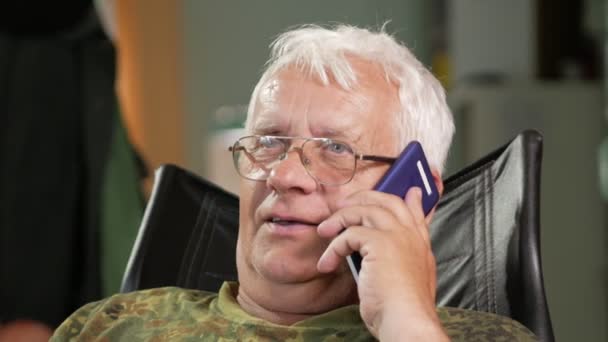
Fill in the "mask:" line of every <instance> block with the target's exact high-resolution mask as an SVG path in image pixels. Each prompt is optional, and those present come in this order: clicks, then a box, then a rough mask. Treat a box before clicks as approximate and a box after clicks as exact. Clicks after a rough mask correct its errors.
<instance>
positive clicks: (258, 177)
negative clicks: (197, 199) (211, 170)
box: [228, 135, 395, 186]
mask: <svg viewBox="0 0 608 342" xmlns="http://www.w3.org/2000/svg"><path fill="white" fill-rule="evenodd" d="M293 140H304V142H303V143H302V145H301V146H300V147H296V146H292V142H293ZM290 146H291V147H290ZM228 150H229V151H231V152H232V159H233V161H234V167H235V168H236V170H237V172H238V173H239V175H241V177H243V178H246V179H250V180H254V181H264V180H266V179H268V176H269V175H270V172H271V171H272V169H273V168H274V167H275V166H277V165H278V164H279V163H280V162H281V161H283V160H285V159H286V158H287V155H288V153H289V152H290V151H291V150H294V151H296V152H298V155H299V156H300V161H301V162H302V165H304V168H305V169H306V172H308V174H309V175H310V176H311V177H312V178H314V179H315V180H316V181H317V182H319V183H321V184H325V185H334V186H335V185H343V184H346V183H348V182H350V181H351V180H352V179H353V177H354V176H355V171H356V170H357V161H359V160H370V161H376V162H381V163H393V162H394V161H395V158H390V157H382V156H373V155H363V154H358V153H355V151H354V150H353V149H352V148H351V147H350V146H349V145H348V144H347V143H345V142H342V141H338V140H333V139H329V138H302V137H281V136H270V135H251V136H246V137H242V138H240V139H239V140H237V141H236V142H235V143H234V145H233V146H231V147H229V148H228Z"/></svg>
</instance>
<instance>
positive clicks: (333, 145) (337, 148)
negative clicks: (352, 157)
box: [325, 141, 350, 154]
mask: <svg viewBox="0 0 608 342" xmlns="http://www.w3.org/2000/svg"><path fill="white" fill-rule="evenodd" d="M325 149H326V150H328V151H329V152H332V153H336V154H342V153H347V152H350V148H349V147H348V146H347V145H346V144H342V143H339V142H335V141H328V142H326V143H325Z"/></svg>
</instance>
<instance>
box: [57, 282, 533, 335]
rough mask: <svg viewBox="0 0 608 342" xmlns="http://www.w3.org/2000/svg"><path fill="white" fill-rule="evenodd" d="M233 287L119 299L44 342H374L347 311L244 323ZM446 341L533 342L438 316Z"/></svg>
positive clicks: (493, 318) (517, 331)
mask: <svg viewBox="0 0 608 342" xmlns="http://www.w3.org/2000/svg"><path fill="white" fill-rule="evenodd" d="M237 288H238V284H236V283H225V284H224V286H222V288H221V289H220V292H219V294H214V293H208V292H202V291H197V290H185V289H180V288H175V287H165V288H158V289H151V290H143V291H137V292H132V293H126V294H117V295H114V296H112V297H109V298H107V299H105V300H102V301H98V302H94V303H90V304H87V305H85V306H83V307H82V308H80V309H78V310H77V311H76V312H75V313H73V314H72V315H71V316H70V317H69V318H68V319H67V320H66V321H65V322H63V324H62V325H61V326H60V327H59V328H58V329H57V330H56V331H55V334H54V336H53V337H52V338H51V340H50V341H52V342H58V341H294V342H298V341H300V342H303V341H328V342H329V341H375V339H374V337H373V336H372V335H371V334H370V333H369V332H368V331H367V329H366V327H365V325H364V323H363V321H362V320H361V318H360V316H359V307H358V306H356V305H351V306H347V307H343V308H340V309H337V310H333V311H331V312H328V313H325V314H322V315H319V316H315V317H312V318H309V319H306V320H303V321H301V322H298V323H296V324H294V325H291V326H282V325H277V324H272V323H269V322H267V321H264V320H261V319H258V318H256V317H253V316H250V315H249V314H247V313H246V312H244V311H243V310H242V309H241V308H240V306H239V304H238V303H237V301H236V298H235V295H234V294H235V293H236V290H237ZM437 312H438V314H439V318H440V319H441V322H442V324H443V326H444V328H445V330H446V332H447V333H448V335H449V336H450V338H451V340H452V341H536V338H535V337H534V335H533V334H532V333H531V332H530V331H529V330H527V329H526V328H525V327H524V326H522V325H521V324H519V323H517V322H515V321H513V320H510V319H509V318H506V317H502V316H498V315H492V314H488V313H482V312H475V311H469V310H463V309H454V308H439V309H437Z"/></svg>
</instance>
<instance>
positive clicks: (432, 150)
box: [245, 24, 455, 172]
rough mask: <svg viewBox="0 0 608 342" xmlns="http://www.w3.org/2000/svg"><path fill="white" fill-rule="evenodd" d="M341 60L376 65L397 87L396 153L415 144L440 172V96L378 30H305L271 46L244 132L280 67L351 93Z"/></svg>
mask: <svg viewBox="0 0 608 342" xmlns="http://www.w3.org/2000/svg"><path fill="white" fill-rule="evenodd" d="M346 56H353V57H357V58H360V59H362V60H365V61H369V62H372V63H375V64H378V65H379V66H380V67H382V69H383V70H384V72H385V77H386V79H387V81H389V82H394V83H396V84H397V85H398V87H399V110H398V111H397V113H395V124H394V125H392V126H394V127H395V129H396V133H397V136H398V137H399V140H398V141H397V146H398V147H399V150H401V149H403V148H405V146H406V145H407V143H408V142H410V141H411V140H418V141H419V142H420V143H421V144H422V147H423V148H424V150H425V154H426V156H427V159H428V161H429V164H430V165H431V167H433V168H435V169H437V170H438V171H439V172H442V171H443V167H444V164H445V161H446V158H447V155H448V150H449V148H450V144H451V141H452V136H453V134H454V130H455V128H454V121H453V117H452V113H451V111H450V109H449V108H448V105H447V103H446V98H445V92H444V90H443V87H442V86H441V84H440V83H439V82H438V81H437V79H436V78H435V77H434V76H433V75H432V74H431V73H430V72H429V71H428V70H427V69H426V68H425V67H424V66H423V65H422V64H421V63H420V62H419V61H418V60H417V59H416V57H415V56H414V55H413V54H412V53H411V52H410V50H409V49H408V48H407V47H405V46H404V45H402V44H401V43H399V42H398V41H397V40H396V39H395V38H394V37H392V36H391V35H390V34H388V33H386V32H385V30H384V26H383V27H382V28H381V29H380V30H379V31H378V32H372V31H370V30H368V29H362V28H357V27H353V26H348V25H342V24H341V25H338V26H336V27H334V28H324V27H320V26H317V25H305V26H301V27H298V28H296V29H293V30H290V31H287V32H285V33H283V34H281V35H280V36H279V37H278V38H277V39H276V40H275V41H274V42H273V43H272V44H271V55H270V59H269V61H268V63H267V64H266V70H265V71H264V73H263V75H262V77H261V78H260V81H259V82H258V84H257V85H256V87H255V89H254V91H253V93H252V96H251V100H250V102H249V108H248V110H247V121H246V124H245V127H246V129H248V130H249V131H250V130H251V124H252V120H251V118H252V117H253V114H254V112H255V106H256V102H257V99H258V96H259V92H260V88H262V86H263V85H264V84H265V83H266V81H267V80H268V79H270V78H271V77H273V76H274V75H276V74H277V73H278V72H279V71H281V70H283V69H285V68H286V67H289V66H296V67H298V68H300V69H302V70H308V72H309V73H311V74H313V75H315V76H317V77H318V78H319V79H320V80H321V82H323V84H325V85H327V84H329V83H330V79H333V80H335V82H337V83H338V84H339V85H340V87H342V88H343V89H345V90H351V89H352V88H353V86H355V85H357V74H356V72H355V70H353V68H352V66H351V64H350V62H349V59H348V58H347V57H346Z"/></svg>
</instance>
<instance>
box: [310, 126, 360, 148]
mask: <svg viewBox="0 0 608 342" xmlns="http://www.w3.org/2000/svg"><path fill="white" fill-rule="evenodd" d="M319 135H320V136H321V137H325V138H330V139H335V140H340V141H344V142H346V143H349V144H352V145H357V144H358V142H359V141H360V140H361V138H362V136H363V135H362V134H356V133H354V132H352V131H349V130H334V129H322V130H321V131H320V134H319Z"/></svg>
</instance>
